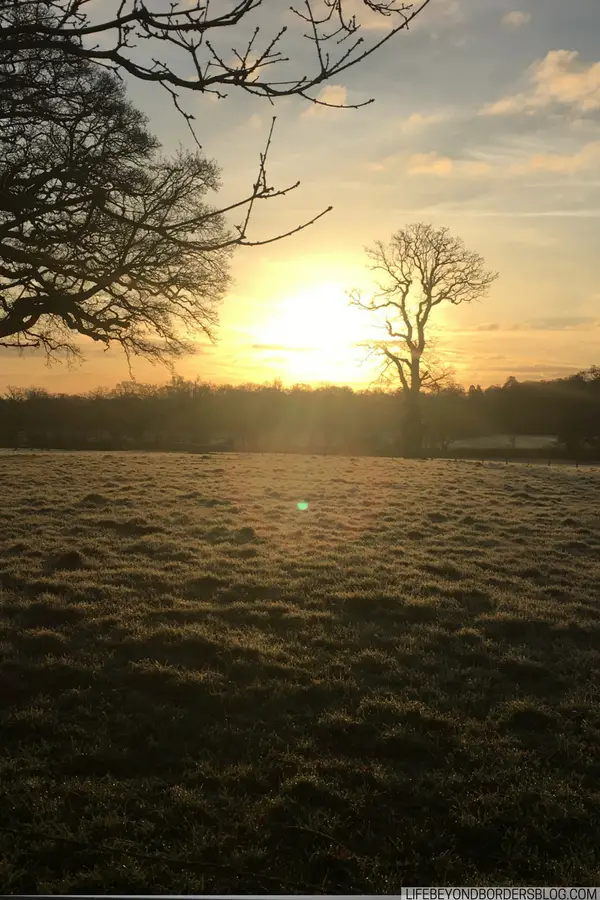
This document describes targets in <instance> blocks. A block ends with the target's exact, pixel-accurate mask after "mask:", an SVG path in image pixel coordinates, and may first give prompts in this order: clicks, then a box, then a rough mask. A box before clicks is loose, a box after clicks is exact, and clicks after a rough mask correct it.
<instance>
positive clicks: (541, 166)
mask: <svg viewBox="0 0 600 900" xmlns="http://www.w3.org/2000/svg"><path fill="white" fill-rule="evenodd" d="M599 164H600V141H593V142H592V143H590V144H585V146H583V147H582V148H581V150H578V151H577V152H576V153H572V154H566V155H565V154H559V153H537V154H535V155H534V156H531V157H530V158H529V159H528V160H527V161H526V162H525V163H517V164H515V165H513V166H511V169H510V171H511V172H512V173H513V174H515V175H527V174H531V173H532V172H554V173H555V174H565V175H571V174H574V173H576V172H584V171H586V170H587V169H593V168H596V167H597V166H598V165H599Z"/></svg>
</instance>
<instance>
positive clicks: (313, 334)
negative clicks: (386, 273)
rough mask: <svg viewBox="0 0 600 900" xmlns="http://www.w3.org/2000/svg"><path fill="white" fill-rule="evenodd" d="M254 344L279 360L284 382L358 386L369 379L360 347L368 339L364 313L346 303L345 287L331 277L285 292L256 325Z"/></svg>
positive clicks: (367, 325) (369, 335)
mask: <svg viewBox="0 0 600 900" xmlns="http://www.w3.org/2000/svg"><path fill="white" fill-rule="evenodd" d="M255 336H256V340H257V341H258V342H260V343H259V344H258V348H259V349H260V350H261V351H262V352H263V353H265V354H270V357H266V358H265V362H271V363H273V364H277V363H279V364H280V366H281V377H282V378H283V379H284V380H285V381H288V382H293V381H296V382H306V383H313V384H315V383H318V382H333V383H344V384H359V383H363V382H369V381H372V380H373V378H374V377H375V375H374V374H373V368H372V366H371V367H369V365H368V363H365V356H366V352H367V351H366V349H365V347H364V346H360V344H361V342H364V341H365V340H367V339H368V338H369V337H372V336H373V335H372V332H371V330H370V326H369V322H368V317H367V316H366V315H365V314H364V313H361V310H358V309H355V308H352V307H351V306H350V305H349V301H348V296H347V294H346V288H345V286H342V285H340V284H339V282H336V281H319V282H317V283H315V284H312V285H308V286H303V287H302V288H300V289H298V290H296V291H291V292H289V293H287V292H286V294H285V295H283V296H281V297H280V298H277V300H276V301H275V302H274V303H273V313H272V314H270V315H269V317H268V318H266V319H265V320H264V321H263V322H262V323H261V324H260V325H259V326H258V327H257V329H256V331H255Z"/></svg>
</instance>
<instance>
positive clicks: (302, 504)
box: [296, 500, 308, 509]
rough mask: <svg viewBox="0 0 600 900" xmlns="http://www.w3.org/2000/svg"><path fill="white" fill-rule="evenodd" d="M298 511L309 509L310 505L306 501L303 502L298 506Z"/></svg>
mask: <svg viewBox="0 0 600 900" xmlns="http://www.w3.org/2000/svg"><path fill="white" fill-rule="evenodd" d="M296 505H297V507H298V509H308V503H307V502H306V500H301V501H300V503H297V504H296Z"/></svg>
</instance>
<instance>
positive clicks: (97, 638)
mask: <svg viewBox="0 0 600 900" xmlns="http://www.w3.org/2000/svg"><path fill="white" fill-rule="evenodd" d="M0 479H1V481H0V483H1V484H2V522H3V531H2V537H1V539H0V588H1V593H0V599H1V604H0V735H1V737H0V891H2V892H5V893H18V892H21V893H24V892H45V893H90V892H93V891H97V892H106V893H111V892H130V893H136V892H142V891H145V892H152V893H168V892H177V893H192V892H207V893H231V892H242V893H265V892H270V893H277V892H281V893H298V892H307V893H309V892H315V891H316V892H319V891H327V892H330V893H341V892H349V893H352V894H360V893H372V894H375V893H382V894H390V893H393V892H394V891H396V890H397V889H398V888H399V887H401V886H402V885H403V884H405V885H406V884H409V885H428V884H432V885H443V884H455V885H456V884H458V885H477V884H541V885H597V884H599V883H600V812H599V810H600V605H599V596H600V505H599V502H598V501H599V499H600V471H599V470H598V468H587V469H580V470H577V469H575V468H572V467H571V468H569V467H560V468H558V467H557V468H554V467H548V466H539V467H538V466H525V465H519V464H511V465H510V466H505V465H503V464H494V463H489V464H485V465H481V464H479V465H478V464H477V463H471V462H447V461H420V462H405V461H400V460H388V459H364V458H360V459H355V458H335V457H318V458H317V457H309V456H279V455H265V456H261V455H251V454H247V455H236V454H219V455H214V456H200V455H197V456H194V455H177V454H168V455H167V454H164V455H163V454H152V455H144V454H127V453H106V454H102V453H96V454H94V453H89V454H85V453H38V454H34V453H12V454H3V455H1V456H0ZM301 501H305V503H308V508H306V509H298V506H297V504H298V503H299V502H301Z"/></svg>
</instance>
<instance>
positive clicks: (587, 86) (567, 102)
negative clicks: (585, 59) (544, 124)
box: [481, 50, 600, 116]
mask: <svg viewBox="0 0 600 900" xmlns="http://www.w3.org/2000/svg"><path fill="white" fill-rule="evenodd" d="M529 81H530V89H529V90H528V91H526V92H523V93H519V94H514V95H513V96H509V97H504V98H503V99H501V100H498V101H496V102H495V103H490V104H488V105H487V106H485V107H484V108H483V110H482V111H481V112H482V114H483V115H488V116H504V115H510V114H513V113H519V112H535V111H536V110H540V109H544V108H546V107H548V106H550V105H552V104H562V105H563V106H570V107H571V108H572V109H574V110H577V111H579V112H584V113H585V112H591V111H593V110H598V109H600V62H596V63H590V65H589V66H585V65H584V64H582V63H581V61H580V59H579V53H577V51H575V50H551V51H550V52H549V53H547V54H546V56H545V57H544V59H542V60H538V61H537V62H535V63H534V64H533V65H532V66H531V67H530V69H529Z"/></svg>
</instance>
